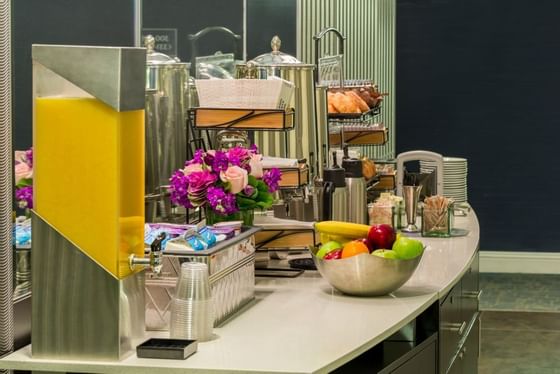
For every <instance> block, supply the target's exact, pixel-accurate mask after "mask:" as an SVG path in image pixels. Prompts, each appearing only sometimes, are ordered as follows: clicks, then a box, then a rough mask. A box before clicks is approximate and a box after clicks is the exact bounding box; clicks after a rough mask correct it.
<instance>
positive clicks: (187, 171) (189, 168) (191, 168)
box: [183, 164, 202, 176]
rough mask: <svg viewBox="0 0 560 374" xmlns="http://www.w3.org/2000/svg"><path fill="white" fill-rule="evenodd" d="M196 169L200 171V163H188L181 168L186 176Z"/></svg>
mask: <svg viewBox="0 0 560 374" xmlns="http://www.w3.org/2000/svg"><path fill="white" fill-rule="evenodd" d="M197 171H202V165H201V164H190V165H187V166H185V168H184V169H183V174H185V175H186V176H188V175H189V174H192V173H194V172H197Z"/></svg>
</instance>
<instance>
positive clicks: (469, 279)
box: [461, 254, 480, 324]
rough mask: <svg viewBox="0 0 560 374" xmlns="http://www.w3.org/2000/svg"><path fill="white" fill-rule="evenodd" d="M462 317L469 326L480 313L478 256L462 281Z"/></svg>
mask: <svg viewBox="0 0 560 374" xmlns="http://www.w3.org/2000/svg"><path fill="white" fill-rule="evenodd" d="M461 295H462V297H461V298H462V304H461V315H462V319H463V321H465V322H466V323H467V324H468V323H470V322H471V321H472V318H473V317H474V316H475V315H476V313H477V312H478V302H479V298H480V287H479V283H478V254H477V255H476V257H475V259H474V260H473V262H472V265H471V267H470V268H469V270H467V272H466V273H465V275H464V276H463V278H462V279H461Z"/></svg>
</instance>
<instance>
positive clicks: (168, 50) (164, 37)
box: [142, 28, 177, 57]
mask: <svg viewBox="0 0 560 374" xmlns="http://www.w3.org/2000/svg"><path fill="white" fill-rule="evenodd" d="M148 35H152V36H153V37H154V39H155V42H156V44H155V47H154V49H155V50H156V51H157V52H160V53H165V54H166V55H168V56H170V57H176V56H177V29H146V28H144V29H142V40H144V38H145V37H146V36H148Z"/></svg>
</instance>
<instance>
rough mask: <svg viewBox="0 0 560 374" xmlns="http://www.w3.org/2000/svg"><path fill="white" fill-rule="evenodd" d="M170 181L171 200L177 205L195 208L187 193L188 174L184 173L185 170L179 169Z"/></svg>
mask: <svg viewBox="0 0 560 374" xmlns="http://www.w3.org/2000/svg"><path fill="white" fill-rule="evenodd" d="M169 181H170V182H171V185H170V187H169V192H170V194H171V196H170V199H171V202H173V203H174V204H177V205H181V206H184V207H185V208H189V209H190V208H193V206H192V204H191V203H190V201H189V198H188V193H187V188H188V180H187V176H186V175H185V174H184V173H183V171H182V170H177V171H176V172H174V173H173V175H172V176H171V178H169Z"/></svg>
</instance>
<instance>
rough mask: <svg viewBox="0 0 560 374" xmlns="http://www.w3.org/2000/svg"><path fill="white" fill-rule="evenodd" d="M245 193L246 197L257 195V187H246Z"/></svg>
mask: <svg viewBox="0 0 560 374" xmlns="http://www.w3.org/2000/svg"><path fill="white" fill-rule="evenodd" d="M243 193H244V194H245V195H246V196H253V194H254V193H255V187H253V186H251V185H250V184H248V185H246V186H245V188H244V189H243Z"/></svg>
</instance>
